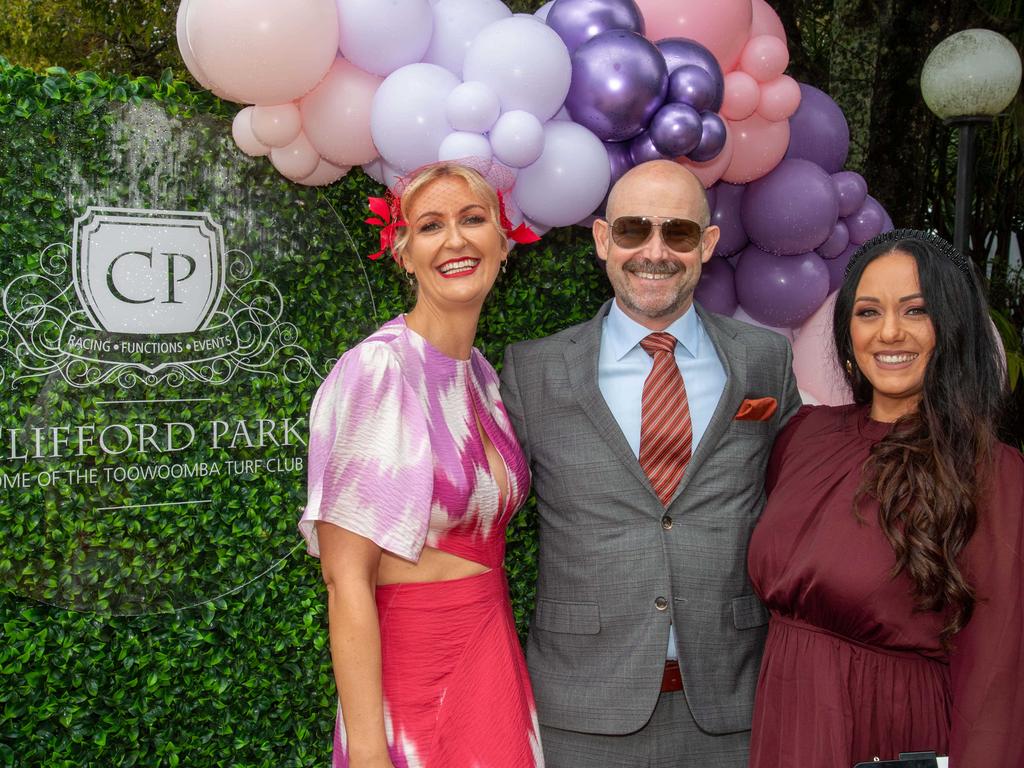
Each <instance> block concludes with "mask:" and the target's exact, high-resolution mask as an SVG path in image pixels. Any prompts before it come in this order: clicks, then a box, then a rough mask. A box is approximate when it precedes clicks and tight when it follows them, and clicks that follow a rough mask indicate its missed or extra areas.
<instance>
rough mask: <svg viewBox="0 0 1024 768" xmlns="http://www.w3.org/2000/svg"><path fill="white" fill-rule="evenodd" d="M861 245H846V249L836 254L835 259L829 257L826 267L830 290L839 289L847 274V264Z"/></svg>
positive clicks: (830, 291)
mask: <svg viewBox="0 0 1024 768" xmlns="http://www.w3.org/2000/svg"><path fill="white" fill-rule="evenodd" d="M859 247H860V246H859V245H853V244H852V243H851V244H850V245H848V246H846V249H845V250H844V251H843V252H842V253H840V254H839V255H838V256H836V257H835V258H834V259H828V260H827V261H826V262H825V268H826V269H827V270H828V292H829V293H832V292H833V291H838V290H839V286H841V285H842V284H843V277H844V276H845V275H846V265H847V264H849V263H850V257H852V256H853V254H854V253H856V251H857V249H858V248H859Z"/></svg>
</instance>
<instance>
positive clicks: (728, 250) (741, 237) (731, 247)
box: [711, 181, 750, 314]
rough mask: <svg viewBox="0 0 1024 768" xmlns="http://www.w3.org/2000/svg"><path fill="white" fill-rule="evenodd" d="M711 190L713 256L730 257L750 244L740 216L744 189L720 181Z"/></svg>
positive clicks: (738, 185)
mask: <svg viewBox="0 0 1024 768" xmlns="http://www.w3.org/2000/svg"><path fill="white" fill-rule="evenodd" d="M712 189H713V190H717V193H716V194H717V197H716V200H715V205H714V207H713V208H712V214H711V223H712V224H714V225H716V226H717V227H718V230H719V236H718V244H717V245H716V246H715V255H716V256H732V255H733V254H734V253H737V252H739V251H740V250H741V249H742V248H743V247H744V246H745V245H746V244H747V243H749V242H750V239H749V238H748V237H747V233H746V230H744V229H743V221H742V219H741V214H740V211H741V210H742V205H743V192H744V190H745V187H744V186H742V185H740V184H727V183H726V182H724V181H722V182H719V183H718V184H715V186H714V187H712ZM729 314H732V313H731V312H730V313H729Z"/></svg>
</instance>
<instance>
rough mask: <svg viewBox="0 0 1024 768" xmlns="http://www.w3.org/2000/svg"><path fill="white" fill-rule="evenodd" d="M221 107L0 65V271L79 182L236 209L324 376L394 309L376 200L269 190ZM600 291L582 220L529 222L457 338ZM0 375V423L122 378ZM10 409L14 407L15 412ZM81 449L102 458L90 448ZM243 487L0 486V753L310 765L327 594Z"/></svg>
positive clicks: (493, 335) (325, 664) (20, 264)
mask: <svg viewBox="0 0 1024 768" xmlns="http://www.w3.org/2000/svg"><path fill="white" fill-rule="evenodd" d="M234 109H235V107H234V106H233V105H225V104H223V103H221V102H219V101H217V100H216V99H213V98H211V97H209V96H208V95H206V94H198V93H194V92H192V91H190V90H189V88H188V87H187V86H186V85H185V84H183V83H180V82H175V81H173V80H172V79H171V77H170V76H169V75H168V76H167V77H164V78H163V79H161V80H160V81H159V82H157V81H154V80H151V79H148V78H142V79H134V80H132V79H128V78H115V79H109V80H108V79H103V78H100V77H98V76H96V75H94V74H92V73H81V74H78V75H69V74H68V73H67V72H65V71H63V70H61V69H51V70H48V71H47V72H46V73H44V74H36V73H33V72H30V71H28V70H24V69H20V68H17V67H14V66H11V65H9V64H8V63H7V62H6V61H4V60H3V59H0V284H2V285H7V284H8V283H9V282H10V281H11V280H12V279H13V278H15V277H17V276H18V275H20V274H24V273H26V272H31V271H33V270H36V271H38V270H39V269H40V266H41V261H42V260H43V259H44V258H45V257H44V256H43V250H44V249H45V248H46V246H47V245H49V244H51V243H70V226H71V222H72V221H73V220H74V218H75V217H76V216H77V215H79V214H80V213H81V210H80V203H81V194H80V192H81V189H84V188H87V189H88V190H89V193H90V194H91V195H92V196H93V197H92V198H91V199H92V200H93V202H94V203H95V204H97V205H107V206H125V207H133V206H139V207H142V206H147V207H153V208H156V207H165V208H173V209H176V210H212V211H229V212H230V211H234V210H240V209H243V208H244V209H245V210H247V211H249V214H248V218H247V219H245V220H244V221H243V220H241V219H232V217H231V215H230V213H226V214H224V215H225V216H226V218H227V221H226V222H225V230H226V232H227V233H228V235H229V239H230V240H231V242H229V243H228V247H229V248H231V247H241V248H243V249H244V250H246V251H247V252H248V253H250V254H260V255H261V256H264V257H265V256H266V255H267V254H271V256H272V257H273V258H272V261H273V263H274V267H273V274H272V275H271V277H272V279H273V281H274V283H275V284H276V285H277V287H278V288H279V289H280V290H281V293H282V294H283V295H284V304H285V307H284V314H285V316H286V318H287V319H288V320H289V321H290V322H291V323H293V324H294V325H295V326H296V327H297V328H298V329H299V335H300V338H301V341H302V343H303V344H304V345H305V349H306V351H307V352H308V353H309V357H310V359H311V362H312V364H313V366H314V367H315V368H316V369H317V371H319V375H323V373H325V372H326V370H328V368H329V365H330V361H331V360H332V359H334V358H336V357H337V356H338V355H339V354H341V353H342V352H343V351H344V350H345V349H347V348H348V347H350V346H351V345H352V344H354V343H356V342H357V341H358V340H359V339H360V338H361V337H362V336H364V335H365V334H366V333H368V332H369V331H370V330H372V329H373V328H375V327H376V326H377V325H379V324H380V323H381V322H383V321H384V320H386V319H388V318H390V317H391V316H393V315H394V314H396V313H398V312H400V311H402V309H403V308H405V307H406V306H407V301H408V296H407V292H406V288H405V283H404V281H403V280H401V279H400V277H399V276H398V274H397V272H396V270H395V268H394V267H393V265H392V264H390V262H385V261H381V262H378V263H373V262H370V261H368V260H366V259H364V258H362V256H361V254H366V253H371V252H373V251H375V250H376V244H375V242H374V239H375V237H376V233H375V232H374V231H372V229H371V228H370V227H368V226H365V225H363V224H362V220H363V218H364V216H365V200H366V197H367V195H370V194H380V192H381V189H380V188H379V186H378V185H376V184H375V183H374V182H373V181H371V180H370V179H368V178H367V177H366V176H364V175H363V174H362V173H361V172H359V171H353V172H352V173H350V174H349V175H348V176H346V177H345V178H344V179H342V180H341V181H339V182H338V183H336V184H334V185H331V186H330V187H327V188H317V189H307V188H303V187H300V186H298V185H294V184H291V183H289V182H287V181H286V180H284V179H283V178H282V177H280V176H279V175H278V174H277V173H276V171H274V170H273V168H272V167H271V166H270V164H269V162H267V161H266V160H265V159H255V160H253V159H250V158H246V157H244V156H243V155H241V153H239V152H238V151H237V149H235V148H234V146H233V144H232V142H231V139H230V118H231V116H232V114H233V112H234ZM129 118H130V120H129ZM126 120H128V122H129V123H130V122H131V120H135V121H136V122H135V124H144V125H150V126H153V125H155V126H157V128H160V126H165V125H168V126H171V127H170V129H169V130H170V131H171V132H172V133H175V134H176V136H177V138H176V141H177V144H176V145H175V146H177V147H180V157H177V158H173V162H172V163H170V165H169V166H168V164H167V162H166V160H167V158H166V157H165V158H163V159H162V160H161V159H160V157H159V152H155V153H154V151H153V150H152V147H151V146H149V145H145V146H143V147H142V148H141V150H140V149H139V147H134V148H133V146H131V145H132V140H131V137H130V136H126V135H125V133H124V125H125V124H126V123H125V121H126ZM140 121H141V122H140ZM147 121H148V122H147ZM161 162H162V163H163V165H161V164H160V163H161ZM215 169H222V170H221V171H220V172H219V175H218V172H216V171H215ZM193 177H195V180H196V183H195V184H192V183H191V181H190V179H192V178H193ZM76 190H77V191H76ZM196 190H199V191H198V192H197V191H196ZM254 211H255V212H256V214H255V216H253V213H252V212H254ZM608 294H609V289H608V286H607V282H606V280H605V279H604V277H603V275H602V273H601V271H600V269H599V268H598V267H597V265H596V263H595V261H594V258H593V256H592V250H591V246H590V238H589V233H588V232H587V231H586V230H584V229H580V228H572V229H565V230H561V231H558V232H553V233H550V234H548V235H547V236H545V238H544V239H543V240H542V242H541V243H539V244H537V245H534V246H529V247H517V248H516V250H515V251H514V254H513V258H512V259H511V262H510V267H509V269H508V272H507V274H505V275H504V276H503V277H501V278H500V281H499V284H498V286H497V288H496V290H495V292H494V295H493V296H492V297H491V298H490V299H489V302H488V304H487V306H486V308H485V311H484V315H483V317H482V318H481V322H480V337H479V339H478V345H479V346H480V348H481V349H482V350H483V352H484V353H485V354H486V355H487V357H488V358H489V359H490V360H491V361H492V362H494V363H495V364H496V365H500V361H501V355H502V350H503V349H504V347H505V346H506V345H507V344H508V343H510V342H512V341H516V340H519V339H524V338H532V337H537V336H542V335H546V334H548V333H552V332H554V331H556V330H558V329H560V328H563V327H565V326H567V325H570V324H572V323H575V322H579V321H581V320H583V319H585V318H587V317H589V316H591V315H592V314H593V313H594V312H595V311H596V309H597V307H598V306H599V305H600V303H601V302H602V301H603V300H604V299H605V298H606V297H607V295H608ZM9 357H10V356H8V359H5V360H4V361H3V362H4V363H5V364H7V365H8V367H9V366H10V365H11V364H12V360H11V359H9ZM2 387H3V389H4V395H5V397H6V398H8V400H9V403H8V410H7V412H6V413H7V419H6V421H5V423H4V424H3V425H0V426H2V427H3V428H11V427H17V426H19V420H20V422H21V423H23V424H30V423H34V422H33V420H34V419H39V418H41V414H45V413H49V414H58V415H60V417H61V418H64V419H65V420H74V419H88V418H90V413H91V412H92V410H91V409H92V408H93V403H94V401H96V400H97V398H102V397H111V398H121V399H123V398H125V397H126V396H127V395H129V394H130V390H131V388H130V387H126V386H124V382H120V383H118V382H113V383H110V384H106V385H103V386H100V387H96V388H93V389H89V390H88V391H87V392H85V394H83V392H84V391H85V390H79V389H76V388H74V387H71V386H69V385H68V384H67V382H65V381H64V380H62V379H61V378H60V377H59V376H56V375H50V376H48V377H45V378H43V379H41V380H40V379H35V380H28V381H21V382H17V383H15V382H14V381H13V380H12V378H11V377H10V375H8V377H7V378H6V379H4V380H3V384H2ZM212 390H213V388H210V387H208V386H207V387H205V388H204V387H203V385H201V384H194V385H186V386H185V387H183V392H185V393H186V394H188V393H206V394H209V393H210V392H211V391H212ZM314 391H315V380H314V379H313V378H311V379H310V380H308V381H306V382H305V384H304V385H303V386H298V387H287V386H283V387H282V386H280V385H275V384H273V383H265V382H264V380H262V379H261V380H255V381H254V380H250V379H246V380H245V381H244V383H242V384H238V385H235V386H228V387H224V388H221V389H216V394H214V395H212V396H211V397H213V400H214V401H215V402H214V404H215V405H223V404H225V403H229V402H230V403H231V404H232V405H233V406H237V407H239V408H241V409H242V410H243V411H246V412H252V413H254V414H259V415H267V416H273V414H274V413H277V412H281V411H283V410H289V412H302V413H305V412H308V408H309V404H310V401H311V398H312V394H313V392H314ZM15 400H17V401H18V402H19V403H27V404H26V405H23V406H19V409H20V410H15V411H14V412H13V413H12V411H11V407H10V404H11V403H13V402H14V401H15ZM175 415H178V416H181V414H180V413H178V414H175ZM186 415H187V413H186ZM235 457H236V458H237V455H236V456H235ZM243 457H244V455H243ZM91 460H92V461H93V465H94V466H96V467H98V468H102V466H103V462H104V461H105V457H104V456H102V455H98V454H95V455H92V457H91ZM2 468H3V467H2V466H0V469H2ZM250 480H251V482H250V483H248V484H247V485H242V486H237V485H236V486H234V487H232V488H231V493H232V494H234V496H233V498H231V499H224V498H219V497H218V493H226V490H225V489H226V488H227V486H222V485H218V481H217V479H211V480H204V481H203V482H207V483H208V485H209V487H207V488H205V489H204V490H205V491H206V492H208V493H210V494H212V495H213V496H214V497H215V498H218V500H219V502H220V503H221V504H220V506H221V510H222V511H221V514H220V515H219V516H217V515H212V514H211V513H210V512H208V511H204V510H199V511H195V512H194V513H192V512H190V513H189V514H188V515H182V516H179V517H177V518H174V519H169V518H165V517H160V516H158V515H157V514H156V513H154V514H153V516H146V515H143V516H142V519H139V520H136V521H129V522H125V521H124V520H123V519H117V518H114V517H112V516H106V517H105V516H102V515H99V516H85V515H83V519H82V520H73V519H72V520H68V519H66V518H67V515H63V516H62V515H61V512H62V510H67V509H73V508H76V507H75V504H76V502H77V503H81V499H80V498H78V497H76V496H74V491H73V490H72V491H68V490H58V489H55V488H49V489H41V488H32V489H17V490H5V491H2V492H0V532H2V534H3V537H2V540H0V541H2V543H0V628H2V632H0V765H2V766H48V767H54V768H56V767H61V766H67V767H68V768H71V767H72V766H74V768H81V767H83V766H103V767H106V766H132V765H138V766H164V765H167V766H176V765H182V766H189V767H190V768H193V767H195V768H202V767H205V766H266V767H267V768H271V767H273V768H285V767H286V766H311V765H317V766H319V765H326V764H328V761H329V755H330V745H331V731H332V727H333V718H334V683H333V678H332V676H331V671H330V659H329V650H328V645H327V629H326V611H325V607H324V593H323V589H322V586H321V583H320V577H319V568H318V563H317V561H316V560H315V559H313V558H310V557H308V556H307V555H306V554H305V552H304V549H303V548H302V547H301V546H299V538H298V533H297V531H296V529H295V523H296V520H297V516H298V511H299V507H300V506H301V503H302V498H303V495H304V492H305V489H304V487H301V486H302V483H292V484H291V485H290V486H289V487H284V488H281V487H275V486H274V484H273V482H271V480H272V478H270V479H268V477H266V476H253V477H252V478H250ZM129 491H131V492H133V493H134V494H135V495H136V497H137V496H138V494H139V493H145V492H146V486H145V484H135V485H133V486H132V487H131V488H129V489H126V488H120V487H110V488H102V489H100V490H99V493H100V496H101V497H102V498H104V499H110V500H113V501H116V500H120V499H122V497H123V496H124V495H125V494H126V493H128V492H129ZM38 509H42V510H44V511H43V512H42V513H37V512H36V511H34V510H38ZM225 510H226V512H225ZM86 517H88V519H84V518H86ZM154 526H158V528H156V527H154ZM154 531H156V532H154ZM508 538H509V549H508V557H507V559H506V565H507V568H508V572H509V578H510V582H511V586H512V593H513V601H514V606H515V613H516V621H517V624H518V626H519V628H520V630H521V631H525V628H526V624H527V621H528V617H529V612H530V608H531V605H532V599H533V581H534V576H535V573H534V553H535V548H536V540H535V532H534V507H533V504H532V502H531V503H530V504H528V505H527V507H526V509H524V511H523V512H522V513H520V515H518V516H517V517H516V519H515V520H514V521H513V524H512V526H511V527H510V529H509V537H508ZM86 543H87V544H88V545H89V546H85V544H86ZM118 564H121V566H122V567H121V568H120V569H118V568H117V566H118ZM192 598H195V599H192Z"/></svg>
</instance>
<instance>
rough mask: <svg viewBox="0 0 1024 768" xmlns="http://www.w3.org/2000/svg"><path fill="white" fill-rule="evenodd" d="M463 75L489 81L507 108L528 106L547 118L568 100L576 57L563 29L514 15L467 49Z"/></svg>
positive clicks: (487, 30)
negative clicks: (563, 39)
mask: <svg viewBox="0 0 1024 768" xmlns="http://www.w3.org/2000/svg"><path fill="white" fill-rule="evenodd" d="M462 75H463V77H462V79H463V80H466V81H470V80H479V81H480V82H482V83H485V84H486V85H487V86H489V87H490V88H491V90H493V91H494V92H495V93H496V94H497V95H498V99H499V100H500V101H501V108H502V110H503V111H505V112H509V111H511V110H513V109H522V110H526V111H527V112H530V113H532V114H533V115H535V116H536V117H537V118H538V119H540V120H541V121H544V120H548V119H550V118H551V117H552V116H553V115H554V114H555V113H556V112H557V111H558V110H559V108H560V107H561V106H562V104H563V103H564V102H565V97H566V95H567V94H568V93H569V82H570V80H572V62H571V61H570V59H569V51H568V49H567V48H566V47H565V43H563V42H562V38H560V37H559V36H558V33H557V32H555V31H554V30H553V29H551V28H550V27H548V26H547V25H546V24H544V23H543V22H541V21H538V20H537V19H536V18H534V17H532V16H531V17H527V18H522V17H517V16H513V17H512V18H508V19H502V20H501V21H496V22H494V23H493V24H490V25H488V26H486V27H484V29H483V30H481V31H480V33H479V34H478V35H477V36H476V38H475V39H474V40H473V43H472V45H470V46H469V50H468V51H467V52H466V61H465V64H463V67H462Z"/></svg>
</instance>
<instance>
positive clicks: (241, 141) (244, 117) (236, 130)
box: [231, 107, 270, 157]
mask: <svg viewBox="0 0 1024 768" xmlns="http://www.w3.org/2000/svg"><path fill="white" fill-rule="evenodd" d="M252 109H253V108H252V107H246V108H245V109H243V110H240V111H239V112H238V114H237V115H235V119H234V120H232V121H231V137H232V138H233V139H234V140H235V144H237V145H238V148H239V149H240V150H242V151H243V152H244V153H245V154H247V155H249V157H263V155H267V154H269V153H270V147H268V146H267V145H266V144H264V143H263V142H262V141H260V140H259V139H257V138H256V136H254V135H253V132H252Z"/></svg>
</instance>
